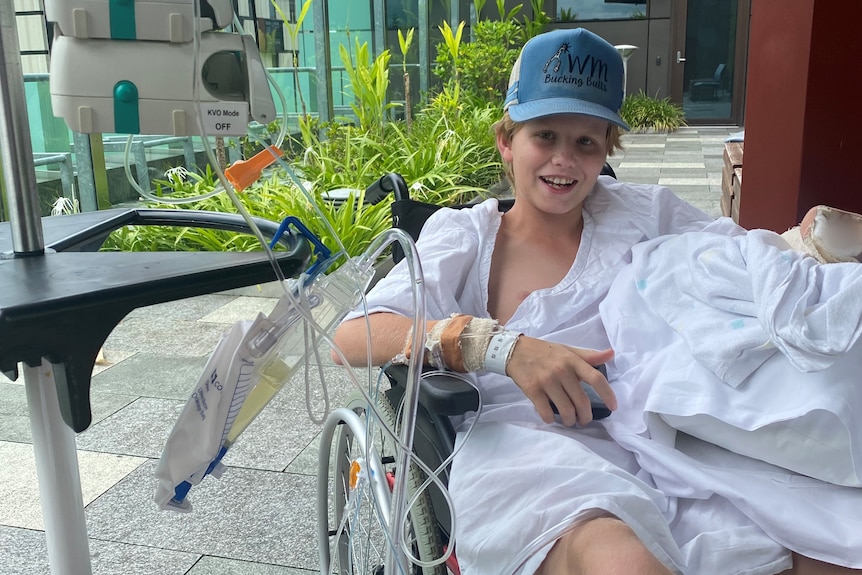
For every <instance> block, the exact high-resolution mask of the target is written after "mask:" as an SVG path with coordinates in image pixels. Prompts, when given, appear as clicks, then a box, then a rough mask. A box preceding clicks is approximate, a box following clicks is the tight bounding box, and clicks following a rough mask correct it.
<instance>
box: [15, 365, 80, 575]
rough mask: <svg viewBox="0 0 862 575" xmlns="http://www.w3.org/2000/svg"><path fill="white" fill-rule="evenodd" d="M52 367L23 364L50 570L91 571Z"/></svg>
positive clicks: (70, 439) (68, 431) (65, 574)
mask: <svg viewBox="0 0 862 575" xmlns="http://www.w3.org/2000/svg"><path fill="white" fill-rule="evenodd" d="M57 369H63V366H62V365H54V364H51V363H48V361H47V360H42V365H40V366H36V367H30V366H28V365H25V366H24V383H25V388H26V391H27V406H28V407H29V411H30V429H31V431H32V432H33V452H34V455H35V458H36V476H37V478H38V480H39V496H40V497H41V499H42V517H43V518H44V521H45V541H46V543H47V546H48V566H49V567H50V569H51V574H52V575H90V573H92V567H91V565H90V547H89V541H88V539H87V523H86V520H85V517H84V498H83V495H82V494H81V476H80V472H79V471H78V453H77V451H76V450H75V449H76V448H75V433H74V432H73V431H72V428H71V427H69V426H68V425H66V422H65V421H63V416H62V415H61V414H60V404H59V400H58V398H57V386H56V383H55V381H54V371H55V370H57Z"/></svg>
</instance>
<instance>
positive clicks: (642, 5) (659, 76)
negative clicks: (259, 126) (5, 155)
mask: <svg viewBox="0 0 862 575" xmlns="http://www.w3.org/2000/svg"><path fill="white" fill-rule="evenodd" d="M139 1H140V0H139ZM232 1H233V4H234V8H235V11H236V13H237V16H238V19H239V21H240V22H241V25H242V26H243V28H244V30H245V32H246V33H249V34H253V35H254V36H255V37H256V38H257V40H258V45H259V47H260V50H261V54H262V56H263V58H264V62H265V63H266V65H267V66H269V67H270V68H271V69H272V70H273V75H274V76H275V77H276V78H277V79H278V80H277V81H278V82H279V85H281V86H282V88H283V90H284V93H285V96H286V99H287V108H288V113H291V112H293V113H299V112H301V111H302V108H303V107H304V108H305V111H306V112H311V113H320V114H322V115H323V116H327V115H329V114H335V115H338V112H339V111H341V112H345V111H349V109H350V107H349V103H350V102H349V98H350V94H349V93H347V90H346V85H347V81H346V78H345V76H344V66H343V65H342V62H341V53H340V50H339V46H344V47H346V48H347V50H348V52H349V53H351V54H352V53H353V51H354V47H355V46H356V43H357V41H358V42H359V43H363V42H367V43H368V44H369V46H371V49H372V51H373V53H374V54H379V53H380V52H382V51H383V50H384V49H389V50H390V52H391V53H392V55H393V57H392V61H391V63H390V66H391V68H392V69H393V75H395V74H397V76H398V77H399V78H400V77H401V74H402V64H401V54H400V47H399V44H398V30H401V31H402V32H406V31H407V30H408V29H410V28H413V29H414V30H416V36H417V41H416V46H415V49H414V50H411V52H410V53H409V54H408V55H407V62H406V64H407V69H408V70H409V73H410V75H411V84H412V85H413V86H416V87H418V89H416V90H414V92H413V98H414V99H418V98H419V97H420V94H422V93H426V92H427V91H428V90H429V89H430V88H432V87H433V83H434V78H433V74H431V73H430V70H431V67H432V66H433V62H434V58H435V57H436V45H437V44H438V43H439V42H440V41H441V36H440V33H439V31H438V29H437V27H438V26H439V25H440V24H441V23H442V22H443V21H444V20H445V21H448V22H449V23H450V25H451V26H452V27H453V28H455V27H456V26H457V23H458V22H460V21H464V22H465V25H466V28H465V38H467V37H469V26H470V23H471V22H474V21H475V20H476V17H477V16H476V7H477V3H475V2H473V1H472V0H455V1H452V0H367V1H366V2H357V1H356V0H307V1H308V3H309V6H308V8H307V10H306V12H305V13H304V15H303V7H304V2H303V0H277V1H276V2H275V4H274V3H273V1H272V0H232ZM500 1H501V2H502V4H500V3H499V2H495V3H489V2H484V3H479V5H481V13H480V16H481V17H484V18H499V11H500V8H501V7H502V8H503V9H504V10H505V12H506V13H509V12H510V11H512V10H513V9H516V6H517V5H518V4H522V5H523V6H522V9H521V11H520V12H518V18H519V19H523V18H525V17H530V16H531V14H532V12H531V11H532V10H533V9H540V10H542V11H544V12H545V13H546V14H547V16H548V17H549V18H550V20H551V21H550V22H549V24H548V28H554V27H571V26H583V27H585V28H588V29H590V30H592V31H593V32H596V33H597V34H599V35H601V36H603V37H604V38H606V39H607V40H608V41H610V42H611V43H612V44H615V45H620V46H622V45H625V46H629V49H628V50H627V51H626V52H627V55H626V58H627V62H626V65H627V79H626V87H627V92H628V93H637V92H639V91H643V92H645V93H646V94H648V95H650V96H655V97H659V98H665V97H667V98H670V99H671V100H672V101H674V102H676V103H679V104H680V105H682V107H683V110H684V111H685V114H686V119H687V121H688V122H689V123H690V124H735V125H741V124H742V123H743V108H744V101H745V73H746V59H747V48H748V25H749V20H750V8H751V1H752V0H544V1H543V0H533V1H532V2H530V3H529V4H530V5H525V3H523V2H516V1H515V0H505V2H503V0H500ZM14 2H15V8H16V17H17V19H18V30H19V43H20V45H21V54H22V65H23V68H24V71H25V74H29V75H35V76H36V77H39V75H42V74H46V73H47V72H48V66H49V65H48V62H49V50H50V45H51V39H52V26H51V25H49V23H48V22H47V21H46V19H45V11H44V0H14ZM276 4H277V6H278V7H277V8H276ZM284 18H286V19H287V22H285V20H284ZM321 60H323V61H326V65H325V66H319V65H318V62H319V61H321ZM391 84H392V85H393V86H395V85H398V84H400V82H392V83H391ZM399 96H400V97H403V96H401V95H400V94H393V99H396V100H397V99H399Z"/></svg>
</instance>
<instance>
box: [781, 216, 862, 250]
mask: <svg viewBox="0 0 862 575" xmlns="http://www.w3.org/2000/svg"><path fill="white" fill-rule="evenodd" d="M781 237H782V238H784V239H785V240H786V241H787V243H789V244H790V247H792V248H793V249H795V250H797V251H800V252H803V253H806V254H808V255H810V256H813V257H814V258H816V259H817V261H819V262H821V263H825V264H828V263H838V262H859V261H862V215H860V214H854V213H852V212H846V211H844V210H839V209H836V208H831V207H829V206H814V207H813V208H811V209H810V210H808V213H806V214H805V217H804V218H802V222H800V224H799V225H798V226H795V227H792V228H790V229H789V230H787V231H786V232H784V233H783V234H781Z"/></svg>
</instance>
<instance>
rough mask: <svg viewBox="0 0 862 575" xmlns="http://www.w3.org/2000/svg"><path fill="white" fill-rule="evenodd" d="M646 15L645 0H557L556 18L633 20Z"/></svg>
mask: <svg viewBox="0 0 862 575" xmlns="http://www.w3.org/2000/svg"><path fill="white" fill-rule="evenodd" d="M646 16H647V0H557V19H558V20H559V21H561V22H574V21H576V20H633V19H635V20H636V19H642V18H646Z"/></svg>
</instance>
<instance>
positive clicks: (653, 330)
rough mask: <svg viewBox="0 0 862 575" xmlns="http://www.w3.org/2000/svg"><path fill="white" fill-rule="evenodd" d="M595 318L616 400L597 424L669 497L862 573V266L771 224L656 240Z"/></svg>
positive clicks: (642, 249)
mask: <svg viewBox="0 0 862 575" xmlns="http://www.w3.org/2000/svg"><path fill="white" fill-rule="evenodd" d="M601 311H602V317H603V320H604V322H605V326H606V329H607V331H608V334H609V337H610V340H611V343H612V345H613V346H614V349H615V350H617V354H616V357H615V359H614V362H613V365H612V366H611V371H610V373H609V377H610V378H611V379H612V380H613V385H614V388H615V390H616V393H617V396H618V398H619V399H620V402H621V404H623V405H626V410H624V411H621V412H618V413H617V414H615V415H614V416H613V417H611V418H609V419H608V420H607V423H606V427H607V429H608V431H609V433H610V434H611V436H613V437H614V438H615V439H616V440H617V441H618V442H619V443H621V444H622V445H624V446H626V447H627V448H628V449H630V450H632V451H633V452H636V453H637V454H638V461H639V463H640V464H641V466H642V468H643V469H644V470H647V471H649V472H650V474H651V476H652V478H653V479H654V481H655V483H656V484H657V486H658V488H659V489H660V490H661V491H662V492H663V493H664V494H665V495H669V496H677V497H688V498H690V497H699V498H700V497H712V496H715V495H719V496H721V497H724V498H726V499H727V500H729V501H732V502H733V504H734V505H735V506H736V507H737V508H738V509H740V510H742V511H743V512H744V513H745V514H746V515H748V516H749V517H751V518H753V519H754V520H755V522H756V523H757V524H758V525H759V526H760V527H761V528H763V529H764V530H765V531H766V532H767V533H769V535H770V536H771V537H772V538H773V539H775V540H776V541H779V542H781V543H782V544H784V545H785V546H787V547H789V548H791V549H794V550H795V551H798V552H799V553H802V554H804V555H807V556H809V557H814V558H816V559H820V560H823V561H827V562H830V563H836V564H840V565H845V566H848V567H856V568H860V567H862V489H860V486H862V446H860V442H862V385H860V378H859V373H860V369H862V343H860V337H862V265H859V264H828V265H821V264H818V263H817V262H816V261H815V260H814V259H813V258H810V257H806V256H803V255H802V254H799V253H797V252H794V251H790V250H789V246H788V245H787V243H786V242H785V241H784V240H783V239H781V238H780V237H779V236H778V235H776V234H773V233H772V232H769V231H765V230H753V231H751V232H749V233H748V234H746V235H744V236H736V237H728V236H727V235H725V234H712V233H708V230H707V232H706V233H701V232H697V233H691V234H683V235H680V236H676V237H666V238H660V239H657V240H655V241H651V242H645V243H643V244H641V245H639V246H637V247H636V248H635V249H634V254H633V264H632V265H631V266H629V267H627V268H625V269H624V270H623V271H622V272H621V273H620V275H619V276H618V278H617V280H616V281H615V282H614V285H613V286H612V288H611V290H610V292H609V294H608V297H607V298H606V299H605V301H604V302H603V303H602V306H601ZM677 430H681V431H683V432H686V433H685V434H683V433H678V432H677ZM696 438H697V439H696ZM707 442H708V443H707Z"/></svg>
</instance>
